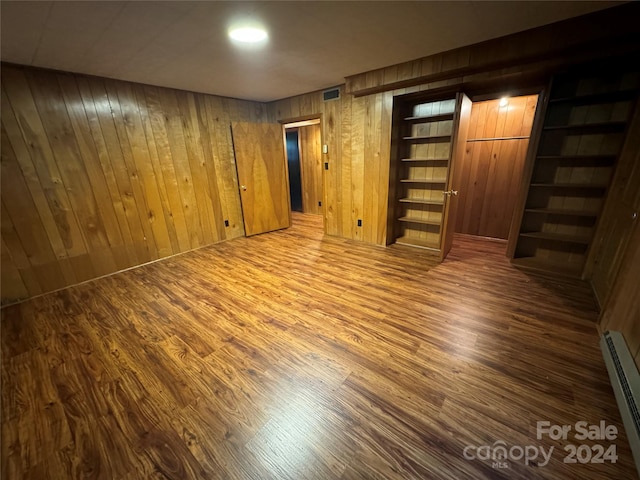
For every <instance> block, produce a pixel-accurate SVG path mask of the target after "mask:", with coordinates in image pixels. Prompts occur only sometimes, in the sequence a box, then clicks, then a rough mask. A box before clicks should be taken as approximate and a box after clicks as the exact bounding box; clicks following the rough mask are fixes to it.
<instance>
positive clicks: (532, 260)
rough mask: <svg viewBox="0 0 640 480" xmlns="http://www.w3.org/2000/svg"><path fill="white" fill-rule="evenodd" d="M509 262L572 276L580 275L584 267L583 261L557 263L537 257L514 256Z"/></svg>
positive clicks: (523, 266) (530, 268) (529, 268)
mask: <svg viewBox="0 0 640 480" xmlns="http://www.w3.org/2000/svg"><path fill="white" fill-rule="evenodd" d="M511 264H512V265H514V266H516V267H522V268H526V269H528V270H536V271H542V272H551V273H556V274H560V275H564V276H567V277H573V278H575V277H580V275H581V274H582V270H583V268H584V261H583V262H582V263H575V262H574V263H568V262H567V263H564V262H563V263H558V262H550V261H548V260H543V259H540V258H537V257H519V258H514V259H512V260H511Z"/></svg>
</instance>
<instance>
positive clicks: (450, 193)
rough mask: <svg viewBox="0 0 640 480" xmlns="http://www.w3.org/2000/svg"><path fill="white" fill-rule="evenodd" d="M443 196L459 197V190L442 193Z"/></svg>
mask: <svg viewBox="0 0 640 480" xmlns="http://www.w3.org/2000/svg"><path fill="white" fill-rule="evenodd" d="M442 194H443V195H446V196H447V197H450V196H451V195H453V196H454V197H457V196H458V191H457V190H447V191H446V192H442Z"/></svg>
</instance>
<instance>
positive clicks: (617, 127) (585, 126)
mask: <svg viewBox="0 0 640 480" xmlns="http://www.w3.org/2000/svg"><path fill="white" fill-rule="evenodd" d="M625 126H626V122H599V123H581V124H576V125H546V126H545V127H544V128H543V130H544V131H546V132H548V131H553V130H579V131H580V132H589V131H593V132H598V133H600V132H602V131H604V130H606V131H608V132H615V131H618V132H622V131H623V130H624V128H625Z"/></svg>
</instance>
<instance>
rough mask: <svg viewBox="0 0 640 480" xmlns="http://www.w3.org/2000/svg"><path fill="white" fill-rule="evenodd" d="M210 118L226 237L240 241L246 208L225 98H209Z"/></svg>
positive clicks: (207, 105)
mask: <svg viewBox="0 0 640 480" xmlns="http://www.w3.org/2000/svg"><path fill="white" fill-rule="evenodd" d="M205 108H206V116H207V121H208V124H209V129H210V130H209V132H210V135H213V139H212V141H211V143H212V148H213V166H214V167H215V172H216V177H215V180H216V182H215V183H216V184H217V186H218V192H219V195H220V203H221V212H222V217H223V222H224V220H228V221H229V227H225V238H236V237H241V236H243V235H244V225H243V223H242V207H241V205H240V192H239V191H238V179H237V174H236V163H235V158H234V156H233V148H232V145H231V120H230V119H229V117H228V116H227V115H224V110H223V108H222V99H221V98H219V97H212V96H207V97H206V98H205Z"/></svg>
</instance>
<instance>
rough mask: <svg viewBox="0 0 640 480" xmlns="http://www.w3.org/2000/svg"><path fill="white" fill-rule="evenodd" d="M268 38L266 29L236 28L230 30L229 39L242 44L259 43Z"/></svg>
mask: <svg viewBox="0 0 640 480" xmlns="http://www.w3.org/2000/svg"><path fill="white" fill-rule="evenodd" d="M268 36H269V35H268V34H267V31H266V30H265V29H264V28H257V27H236V28H231V29H229V37H231V39H232V40H235V41H236V42H241V43H259V42H262V41H264V40H266V39H267V37H268Z"/></svg>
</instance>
